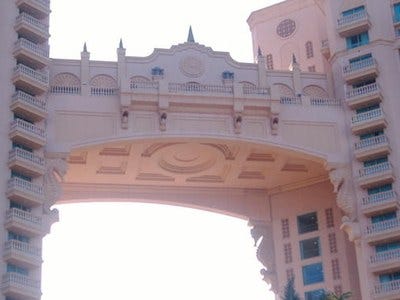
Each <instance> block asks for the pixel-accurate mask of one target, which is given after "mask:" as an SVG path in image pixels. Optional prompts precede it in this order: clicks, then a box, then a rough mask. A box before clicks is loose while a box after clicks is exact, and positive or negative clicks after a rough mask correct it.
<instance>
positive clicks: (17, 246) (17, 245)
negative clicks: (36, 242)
mask: <svg viewBox="0 0 400 300" xmlns="http://www.w3.org/2000/svg"><path fill="white" fill-rule="evenodd" d="M4 250H5V251H6V252H7V251H8V252H10V251H16V252H21V253H23V254H24V255H28V256H32V257H34V258H36V259H38V258H39V259H40V258H41V257H42V249H40V248H38V247H34V246H32V245H30V244H28V243H24V242H20V241H17V240H10V241H7V242H6V243H5V245H4Z"/></svg>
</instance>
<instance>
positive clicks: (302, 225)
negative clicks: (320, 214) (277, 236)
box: [297, 212, 318, 233]
mask: <svg viewBox="0 0 400 300" xmlns="http://www.w3.org/2000/svg"><path fill="white" fill-rule="evenodd" d="M297 227H298V231H299V233H306V232H311V231H316V230H318V218H317V213H316V212H312V213H308V214H305V215H301V216H298V217H297Z"/></svg>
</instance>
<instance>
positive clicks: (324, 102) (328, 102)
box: [310, 97, 342, 106]
mask: <svg viewBox="0 0 400 300" xmlns="http://www.w3.org/2000/svg"><path fill="white" fill-rule="evenodd" d="M310 104H311V105H314V106H340V105H342V102H341V101H340V99H332V98H315V97H312V98H310Z"/></svg>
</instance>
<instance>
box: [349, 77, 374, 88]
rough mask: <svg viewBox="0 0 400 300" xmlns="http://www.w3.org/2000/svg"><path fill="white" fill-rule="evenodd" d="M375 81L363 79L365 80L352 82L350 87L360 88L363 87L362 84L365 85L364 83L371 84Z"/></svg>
mask: <svg viewBox="0 0 400 300" xmlns="http://www.w3.org/2000/svg"><path fill="white" fill-rule="evenodd" d="M375 82H376V80H375V79H370V80H365V81H361V82H357V83H353V84H352V85H351V87H352V88H353V89H357V88H360V87H363V86H366V85H370V84H373V83H375Z"/></svg>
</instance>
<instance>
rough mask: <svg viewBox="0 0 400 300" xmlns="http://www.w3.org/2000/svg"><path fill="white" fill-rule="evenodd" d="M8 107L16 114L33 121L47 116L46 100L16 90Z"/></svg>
mask: <svg viewBox="0 0 400 300" xmlns="http://www.w3.org/2000/svg"><path fill="white" fill-rule="evenodd" d="M10 109H11V110H12V111H13V112H14V113H15V114H17V115H19V116H22V117H24V118H26V119H28V120H32V121H34V122H37V121H41V120H43V119H44V118H46V117H47V109H46V101H44V100H41V99H39V98H38V97H34V96H31V95H29V94H27V93H24V92H22V91H17V92H16V93H15V94H14V95H13V97H12V101H11V105H10Z"/></svg>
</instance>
